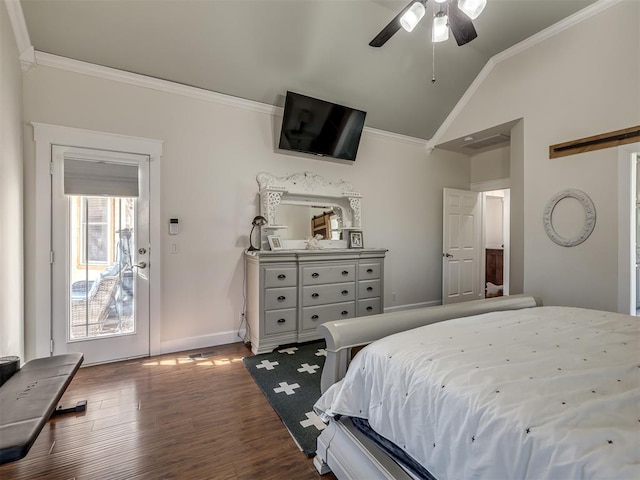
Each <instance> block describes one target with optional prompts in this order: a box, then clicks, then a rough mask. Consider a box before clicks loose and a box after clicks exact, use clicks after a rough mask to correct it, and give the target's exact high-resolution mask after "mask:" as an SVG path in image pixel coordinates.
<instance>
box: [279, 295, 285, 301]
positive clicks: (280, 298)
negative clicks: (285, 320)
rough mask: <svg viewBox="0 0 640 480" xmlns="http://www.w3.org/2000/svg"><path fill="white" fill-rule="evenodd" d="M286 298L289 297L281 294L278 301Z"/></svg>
mask: <svg viewBox="0 0 640 480" xmlns="http://www.w3.org/2000/svg"><path fill="white" fill-rule="evenodd" d="M286 299H287V297H285V296H284V295H280V296H279V297H278V301H279V302H284V301H285V300H286Z"/></svg>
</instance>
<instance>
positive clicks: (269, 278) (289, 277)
mask: <svg viewBox="0 0 640 480" xmlns="http://www.w3.org/2000/svg"><path fill="white" fill-rule="evenodd" d="M296 280H297V278H296V268H295V267H281V268H265V269H264V286H265V288H272V287H295V286H296V283H297V282H296Z"/></svg>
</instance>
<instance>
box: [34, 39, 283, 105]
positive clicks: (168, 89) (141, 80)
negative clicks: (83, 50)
mask: <svg viewBox="0 0 640 480" xmlns="http://www.w3.org/2000/svg"><path fill="white" fill-rule="evenodd" d="M35 55H36V63H37V64H38V65H40V66H44V67H51V68H57V69H59V70H65V71H67V72H73V73H79V74H82V75H89V76H92V77H97V78H102V79H105V80H113V81H116V82H120V83H126V84H128V85H134V86H136V87H143V88H149V89H152V90H158V91H161V92H165V93H173V94H175V95H180V96H183V97H189V98H194V99H197V100H203V101H206V102H214V103H219V104H222V105H228V106H233V107H239V108H243V109H245V110H252V111H254V112H258V113H265V114H269V115H273V114H274V113H277V112H276V108H277V107H274V106H273V105H267V104H265V103H260V102H256V101H253V100H245V99H243V98H238V97H233V96H231V95H225V94H222V93H217V92H212V91H210V90H205V89H202V88H197V87H192V86H190V85H184V84H181V83H176V82H171V81H169V80H162V79H159V78H154V77H149V76H146V75H140V74H138V73H132V72H127V71H124V70H118V69H116V68H111V67H104V66H102V65H96V64H93V63H88V62H82V61H80V60H73V59H71V58H67V57H61V56H59V55H53V54H50V53H44V52H39V51H36V54H35ZM280 110H282V109H280Z"/></svg>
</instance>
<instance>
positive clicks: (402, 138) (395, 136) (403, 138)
mask: <svg viewBox="0 0 640 480" xmlns="http://www.w3.org/2000/svg"><path fill="white" fill-rule="evenodd" d="M363 131H364V132H365V133H367V134H369V135H372V136H374V137H382V138H387V139H391V140H396V141H399V142H403V143H411V144H414V145H421V146H423V147H424V148H425V149H426V148H427V146H428V144H429V142H428V141H427V140H424V139H423V138H416V137H409V136H407V135H401V134H399V133H394V132H387V131H386V130H378V129H377V128H372V127H364V130H363Z"/></svg>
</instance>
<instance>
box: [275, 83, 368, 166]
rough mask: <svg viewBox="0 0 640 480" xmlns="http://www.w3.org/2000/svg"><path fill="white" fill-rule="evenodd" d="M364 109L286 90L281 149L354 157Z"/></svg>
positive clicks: (349, 158)
mask: <svg viewBox="0 0 640 480" xmlns="http://www.w3.org/2000/svg"><path fill="white" fill-rule="evenodd" d="M366 115H367V114H366V112H363V111H361V110H356V109H354V108H350V107H345V106H344V105H337V104H335V103H331V102H326V101H324V100H319V99H317V98H311V97H307V96H305V95H301V94H299V93H294V92H287V97H286V100H285V103H284V114H283V118H282V130H281V131H280V144H279V148H280V149H281V150H292V151H295V152H303V153H310V154H312V155H319V156H323V157H332V158H339V159H342V160H355V159H356V153H357V152H358V145H359V144H360V137H361V135H362V129H363V127H364V119H365V116H366Z"/></svg>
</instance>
